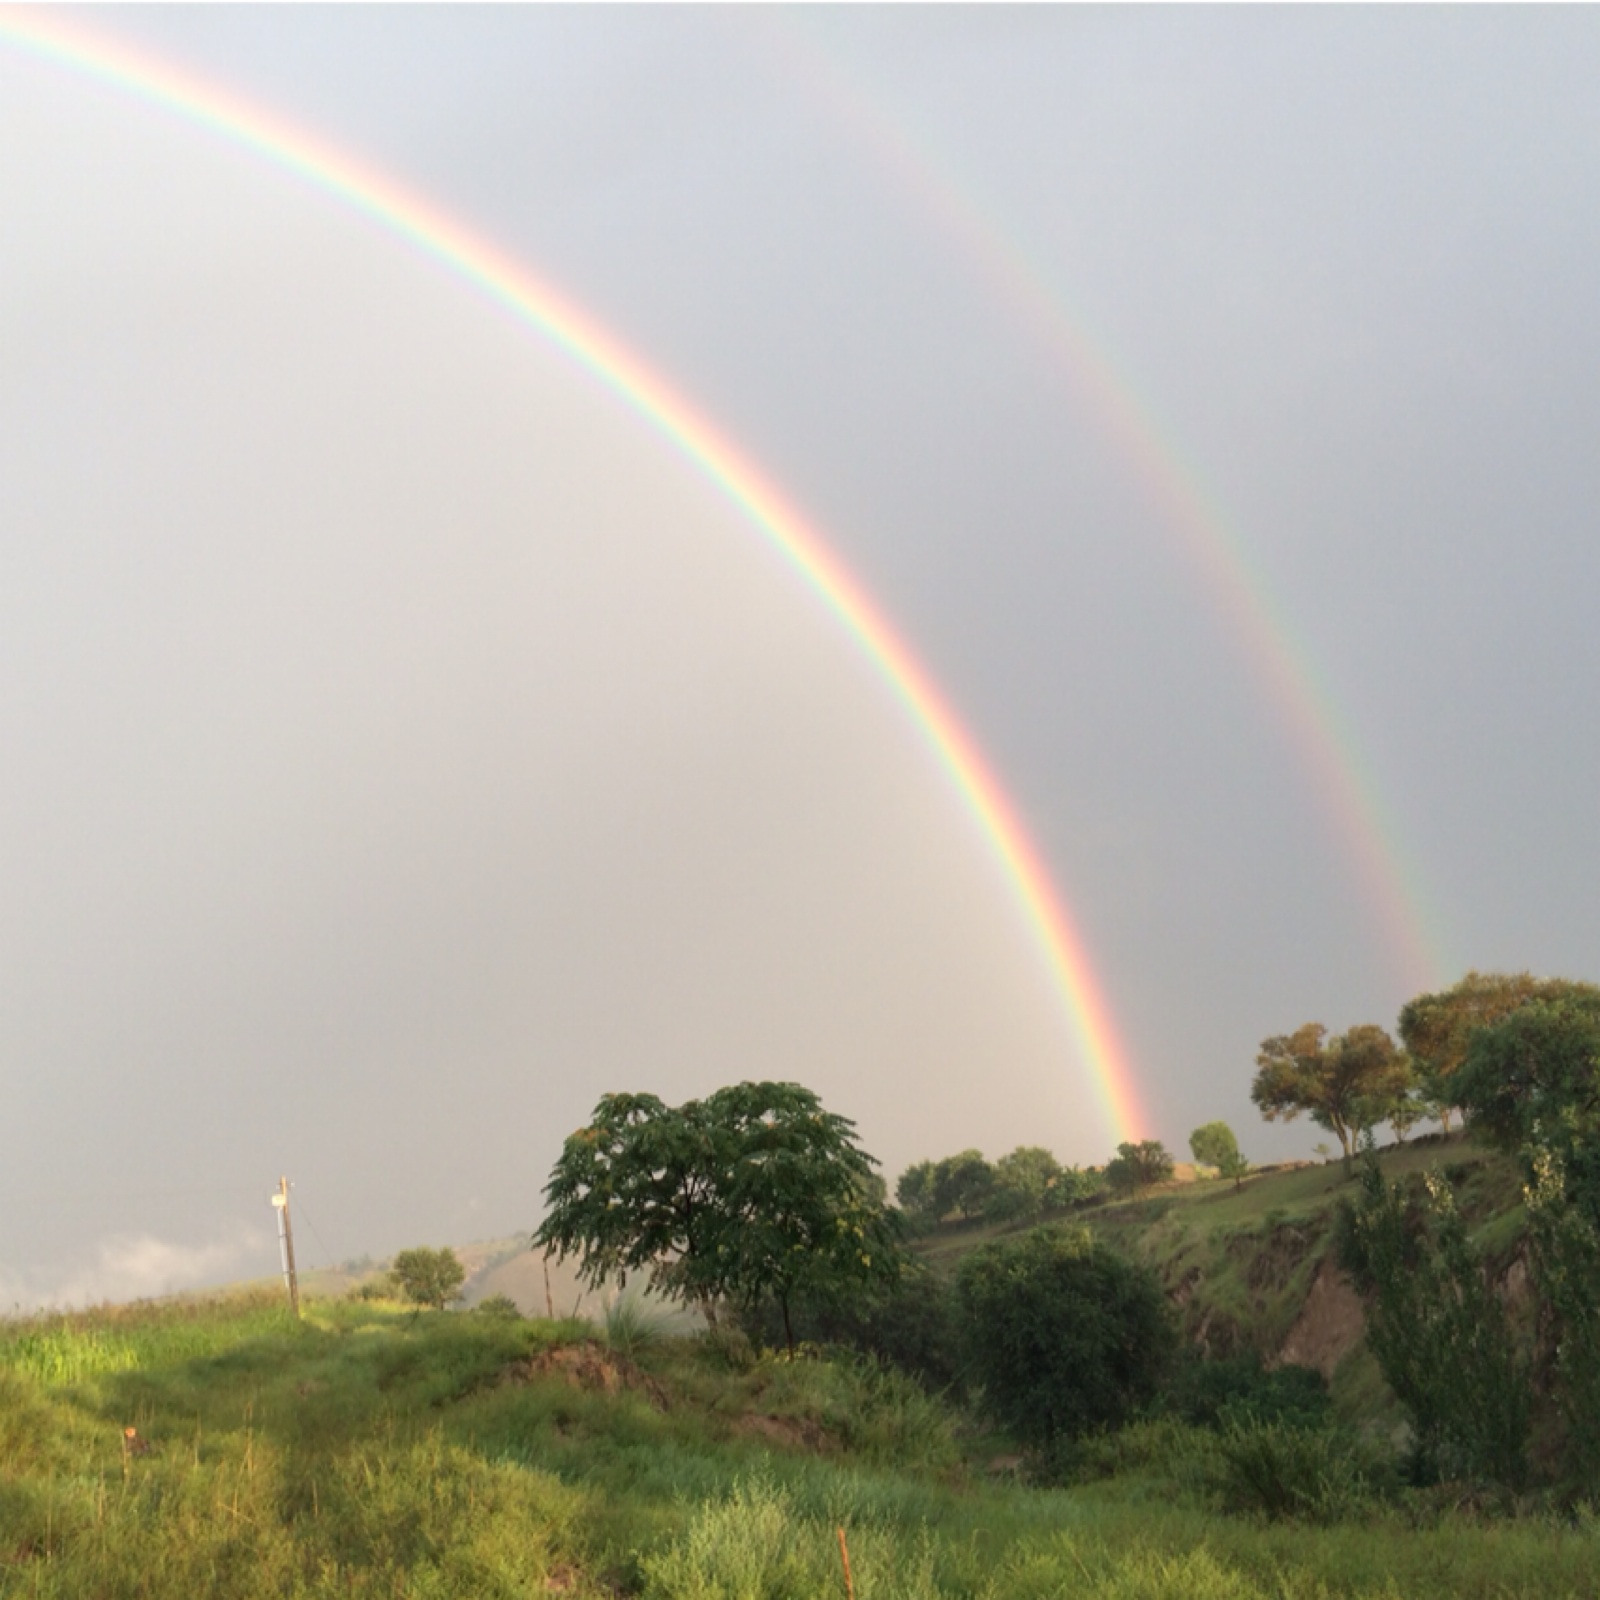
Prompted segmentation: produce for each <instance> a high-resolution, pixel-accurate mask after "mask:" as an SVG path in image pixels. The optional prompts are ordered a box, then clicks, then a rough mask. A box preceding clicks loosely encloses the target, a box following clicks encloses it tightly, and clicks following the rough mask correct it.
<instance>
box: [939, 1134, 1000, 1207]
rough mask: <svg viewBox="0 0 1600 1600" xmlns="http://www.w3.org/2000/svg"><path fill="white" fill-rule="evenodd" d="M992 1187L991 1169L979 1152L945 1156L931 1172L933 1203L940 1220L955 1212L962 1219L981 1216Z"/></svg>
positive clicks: (992, 1175)
mask: <svg viewBox="0 0 1600 1600" xmlns="http://www.w3.org/2000/svg"><path fill="white" fill-rule="evenodd" d="M993 1188H994V1168H993V1167H991V1166H990V1165H989V1163H988V1162H987V1161H985V1160H984V1159H983V1152H982V1151H981V1150H963V1151H961V1153H960V1154H959V1155H953V1156H946V1157H945V1158H944V1160H943V1161H941V1162H940V1163H939V1164H938V1166H937V1167H935V1168H934V1170H933V1200H934V1205H935V1207H936V1208H937V1210H938V1213H939V1215H940V1216H941V1217H947V1216H949V1215H950V1213H951V1212H952V1211H959V1212H960V1213H961V1215H962V1217H963V1218H967V1217H976V1216H981V1215H982V1213H983V1207H984V1202H985V1201H986V1200H987V1199H988V1198H989V1194H990V1191H991V1190H993Z"/></svg>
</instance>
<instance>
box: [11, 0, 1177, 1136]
mask: <svg viewBox="0 0 1600 1600" xmlns="http://www.w3.org/2000/svg"><path fill="white" fill-rule="evenodd" d="M0 40H9V41H11V42H12V43H13V44H14V45H16V46H20V47H22V48H24V49H26V50H28V51H29V52H30V53H31V54H33V55H35V56H38V57H40V58H43V59H45V60H47V61H49V62H52V63H55V64H57V65H59V66H62V67H65V68H67V69H70V70H71V71H73V72H75V73H77V74H81V75H86V76H88V77H90V78H93V79H96V80H98V81H100V82H102V83H105V84H108V85H110V86H112V87H114V88H115V89H117V90H120V91H122V92H124V93H127V94H131V95H133V96H136V97H138V98H140V99H143V100H145V101H148V102H152V103H154V104H156V105H158V106H160V107H162V108H164V109H165V110H167V111H169V112H172V113H175V114H177V115H179V116H181V117H183V118H185V119H187V120H188V121H190V122H192V123H194V124H195V125H197V126H199V127H202V128H205V129H207V130H209V131H211V132H213V133H215V134H218V135H221V136H223V137H225V138H227V139H229V140H231V141H233V142H234V143H236V144H238V145H241V146H244V147H246V148H248V149H250V150H252V151H254V152H256V153H257V154H259V155H261V156H262V157H264V158H266V159H267V160H268V161H270V162H272V163H273V164H275V165H276V166H279V167H281V168H284V169H287V170H289V171H292V172H294V173H296V174H298V175H299V176H301V177H302V178H304V179H306V180H307V181H308V182H310V183H311V184H313V185H315V186H316V187H318V188H320V189H322V190H324V191H325V192H327V193H329V194H331V195H333V196H335V197H336V198H338V199H339V200H340V201H343V202H346V203H348V204H349V205H351V206H352V207H354V208H356V209H357V210H358V211H360V212H362V213H364V214H365V215H366V216H367V217H368V218H370V219H371V220H372V221H373V222H375V223H376V224H378V225H379V226H380V227H382V228H383V229H385V230H387V231H388V232H390V233H391V234H393V235H395V236H398V237H400V238H402V239H404V240H406V241H408V242H409V243H410V244H411V245H413V246H415V247H416V248H418V249H419V250H421V251H423V252H425V253H426V254H428V255H430V256H432V257H434V258H436V259H437V260H439V261H441V262H442V263H444V264H445V265H446V266H447V267H448V268H450V269H451V270H452V271H454V272H455V273H457V274H458V275H459V276H460V277H462V278H463V279H465V280H467V281H468V282H470V283H472V284H474V285H476V286H477V287H478V288H479V289H481V290H482V291H484V292H486V293H487V294H488V295H489V296H491V297H492V298H493V299H494V300H495V301H497V302H498V303H499V304H500V305H502V306H503V307H504V308H505V309H506V310H508V311H510V312H511V313H512V314H513V315H514V316H515V317H516V318H517V319H518V320H519V321H521V322H522V323H523V324H524V325H526V326H529V327H531V328H534V329H536V330H537V331H538V332H539V333H541V334H542V335H544V336H545V337H546V338H548V339H549V340H550V341H551V342H552V343H554V344H555V345H556V346H558V347H559V348H560V349H562V350H563V351H565V352H566V353H567V355H569V356H570V357H571V358H572V359H573V360H574V361H576V362H577V363H578V364H579V365H580V366H581V367H583V368H584V369H586V370H587V371H588V372H589V373H590V374H591V375H592V376H593V377H594V378H595V379H597V380H598V381H599V382H600V383H602V384H603V385H605V386H606V387H607V388H609V389H610V390H612V391H613V392H614V393H615V394H617V395H618V396H620V397H621V398H622V399H623V400H624V401H625V402H626V403H627V404H628V405H629V406H630V407H631V408H632V409H633V410H634V411H635V413H636V414H638V415H639V416H640V417H642V418H643V419H645V420H646V421H647V422H649V423H650V424H651V425H652V426H653V427H654V428H655V429H656V430H657V431H658V432H659V433H660V434H662V435H663V436H665V437H666V438H667V439H668V440H670V441H671V443H672V444H673V445H675V446H676V447H677V448H678V450H680V451H681V452H682V454H683V455H684V456H685V457H686V458H687V459H688V460H689V461H691V462H692V463H693V464H694V465H695V466H696V467H697V468H698V469H699V470H700V471H701V472H702V473H703V474H704V475H705V477H706V478H708V479H709V480H710V481H711V482H712V483H713V484H715V485H716V487H717V488H718V489H719V490H720V491H721V492H722V494H724V495H725V496H726V497H727V498H728V499H729V500H730V501H731V502H732V503H733V504H734V505H736V506H737V507H738V508H739V509H740V510H741V511H742V512H743V514H744V515H745V517H746V518H747V519H748V521H749V522H750V524H751V525H752V526H753V527H754V528H755V529H757V530H758V531H759V532H760V533H761V535H762V536H763V537H764V538H765V539H766V540H767V541H768V543H769V544H770V545H771V547H772V548H773V549H774V550H775V551H776V552H777V553H778V554H779V555H780V556H781V557H782V558H783V560H784V561H785V562H787V564H788V565H789V567H790V569H791V570H792V571H793V572H794V573H795V574H796V575H797V576H798V577H799V578H800V579H801V580H803V581H804V583H805V584H806V585H808V586H809V588H810V589H811V591H812V592H813V594H814V595H815V596H816V597H817V598H818V599H819V600H821V601H822V603H823V604H824V605H826V606H827V607H828V609H829V610H830V611H831V612H832V613H833V614H834V616H835V617H836V618H837V619H838V620H839V622H840V624H841V625H842V626H843V627H844V629H845V630H846V632H847V633H848V634H849V635H850V636H851V637H852V638H853V640H854V641H855V642H856V644H857V645H858V646H859V648H860V649H861V650H862V651H863V653H864V654H865V655H866V657H867V659H868V661H869V662H870V663H871V664H872V666H873V667H874V668H875V670H876V671H877V672H878V674H879V675H880V677H881V678H882V679H883V681H884V682H885V683H886V684H887V686H888V687H889V688H890V690H891V691H892V693H893V694H894V696H895V697H896V698H897V699H898V700H899V702H900V703H901V705H902V706H903V708H904V709H905V711H906V712H907V713H908V714H909V715H910V717H911V719H912V720H913V722H914V723H915V725H916V726H917V727H918V729H919V730H920V731H921V733H922V735H923V737H924V738H925V739H926V741H927V743H928V744H929V746H931V748H932V750H933V752H934V754H935V755H936V757H937V759H938V761H939V763H940V765H941V766H942V768H943V770H944V771H945V772H946V774H947V775H948V777H949V778H950V780H951V781H952V782H953V784H954V785H955V788H956V790H957V791H958V793H959V794H960V796H961V798H962V800H963V802H964V803H965V805H966V807H967V809H968V811H969V813H970V814H971V816H972V818H973V819H974V821H975V822H976V824H977V826H978V828H979V829H980V830H981V832H982V834H983V836H984V837H985V839H986V840H987V842H988V844H989V847H990V849H991V850H992V852H993V855H994V857H995V859H996V861H997V863H998V865H999V866H1000V868H1001V870H1002V872H1003V874H1004V876H1005V878H1006V880H1007V881H1008V883H1009V885H1010V887H1011V890H1012V892H1013V894H1014V896H1015V898H1016V901H1017V904H1018V906H1019V907H1020V910H1021V912H1022V914H1023V916H1024V918H1025V919H1026V922H1027V924H1028V925H1029V927H1030V929H1031V931H1032V934H1033V936H1034V939H1035V941H1036V944H1037V947H1038V949H1039V950H1040V952H1041V954H1042V955H1043V957H1044V960H1045V962H1046V965H1047V967H1048V970H1049V972H1050V974H1051V977H1052V979H1053V981H1054V983H1055V985H1056V987H1057V989H1058V991H1059V993H1060V995H1061V997H1062V999H1063V1001H1064V1005H1065V1011H1066V1014H1067V1018H1068V1021H1069V1024H1070V1028H1071V1031H1072V1034H1073V1036H1074V1038H1075V1041H1076V1043H1077V1046H1078V1048H1079V1050H1080V1052H1081V1054H1082V1056H1083V1058H1084V1061H1085V1063H1086V1064H1087V1066H1088V1069H1089V1072H1090V1075H1091V1077H1092V1079H1093V1081H1094V1083H1095V1086H1096V1089H1097V1091H1098V1097H1099V1101H1100V1105H1101V1109H1102V1111H1103V1113H1104V1115H1105V1118H1106V1121H1107V1124H1108V1127H1109V1130H1110V1131H1111V1133H1112V1136H1113V1137H1114V1138H1115V1139H1119V1140H1120V1139H1136V1138H1138V1137H1140V1136H1141V1135H1142V1134H1143V1133H1145V1132H1146V1131H1147V1126H1146V1123H1145V1117H1144V1112H1143V1109H1142V1107H1141V1105H1140V1101H1139V1094H1138V1086H1137V1083H1136V1081H1135V1078H1134V1073H1133V1068H1132V1064H1131V1062H1130V1060H1129V1057H1128V1054H1127V1051H1126V1049H1125V1047H1124V1045H1123V1043H1122V1040H1121V1038H1120V1037H1119V1031H1118V1029H1117V1026H1116V1024H1115V1020H1114V1018H1113V1016H1112V1013H1111V1009H1110V1006H1109V1004H1108V1003H1107V1000H1106V997H1105V994H1104V992H1103V990H1102V987H1101V984H1100V982H1099V980H1098V978H1097V977H1096V975H1095V972H1094V969H1093V967H1092V965H1091V963H1090V961H1089V957H1088V952H1087V949H1086V947H1085V945H1084V941H1083V939H1082V936H1081V934H1080V933H1079V931H1078V929H1077V928H1076V926H1075V925H1074V923H1073V921H1072V919H1071V917H1070V916H1069V915H1068V913H1067V909H1066V907H1065V906H1064V904H1063V903H1062V901H1061V898H1060V896H1059V895H1058V894H1057V892H1056V890H1055V887H1054V885H1053V883H1052V881H1051V878H1050V875H1049V873H1048V872H1047V871H1046V869H1045V866H1044V863H1043V861H1042V860H1041V859H1040V857H1039V855H1038V852H1037V850H1036V848H1035V847H1034V845H1033V843H1032V841H1031V840H1030V838H1029V836H1028V834H1027V831H1026V830H1025V828H1024V827H1023V825H1022V822H1021V819H1020V818H1019V817H1018V815H1017V812H1016V809H1015V807H1014V806H1013V805H1012V803H1011V801H1010V800H1009V798H1008V797H1007V795H1006V793H1005V791H1004V790H1003V789H1002V788H1001V786H1000V784H999V782H998V781H997V779H996V778H995V776H994V774H993V773H992V772H991V771H990V769H989V767H988V764H987V763H986V761H985V760H984V758H983V756H982V754H981V753H980V751H979V750H978V747H977V746H976V744H975V743H974V742H973V740H972V738H971V736H970V735H969V734H968V732H967V731H966V729H965V728H964V727H963V726H962V725H961V722H960V720H959V719H958V717H957V716H956V714H955V712H954V711H953V709H952V708H951V707H950V705H949V704H948V703H947V701H946V700H945V698H944V696H943V695H942V694H941V693H940V692H939V690H938V688H937V686H936V685H935V684H934V682H933V680H932V679H931V678H930V677H929V675H928V673H927V671H926V670H925V669H924V668H923V666H922V665H921V663H920V662H919V661H918V660H917V658H916V657H915V655H914V654H913V653H912V651H911V650H910V648H909V647H908V646H907V645H906V643H905V641H904V640H902V639H901V638H900V637H899V635H898V634H897V633H896V632H895V630H894V628H893V627H892V626H891V625H890V623H889V621H888V619H887V618H886V617H885V616H884V615H883V613H882V611H881V610H880V609H879V608H878V606H877V605H876V604H875V603H874V602H873V600H872V599H871V597H870V596H869V595H868V594H867V593H866V592H865V590H863V589H862V587H861V585H860V584H859V583H858V582H857V581H856V579H855V578H854V576H853V575H852V574H851V573H850V571H849V570H848V569H847V568H846V567H845V565H844V564H843V562H841V561H840V560H839V558H838V556H837V555H836V554H835V553H834V552H833V551H832V550H831V549H830V548H829V546H828V545H827V543H826V542H825V540H824V539H823V537H822V536H821V534H820V533H819V532H818V531H817V530H816V529H815V528H813V527H812V526H811V525H809V524H808V523H807V522H806V520H805V519H804V518H803V517H802V516H801V514H800V512H799V511H798V510H797V509H796V508H795V507H793V506H792V505H790V504H789V503H788V501H787V500H786V499H785V498H784V496H783V495H782V494H781V493H780V492H779V491H778V489H777V488H776V487H775V486H774V485H773V484H771V483H770V482H769V481H768V480H767V479H766V478H765V477H764V476H763V474H762V473H761V472H760V471H759V469H758V468H757V467H756V466H755V465H754V464H753V463H752V462H750V461H749V460H747V459H746V458H745V457H744V456H743V455H742V454H741V453H740V452H739V450H738V449H737V448H736V447H735V445H734V444H733V443H732V442H731V441H730V440H729V439H728V438H727V437H726V436H725V435H724V434H723V433H722V432H721V431H720V430H718V429H717V428H716V427H714V426H713V424H712V423H711V422H710V421H709V420H708V419H707V418H705V417H703V416H702V415H700V414H699V413H698V412H697V411H696V409H695V408H694V407H693V406H692V405H691V404H690V402H689V401H688V400H687V399H685V398H684V397H683V396H682V395H680V394H678V393H677V392H676V391H675V390H673V389H672V388H671V387H670V385H669V384H668V383H667V382H666V381H665V380H663V379H662V378H661V377H659V376H658V375H657V374H655V373H654V372H652V371H651V370H650V369H649V368H648V367H647V366H646V365H645V364H644V363H643V362H642V361H640V360H639V359H638V358H637V357H636V356H635V355H633V353H632V352H630V351H629V350H627V349H625V348H624V347H623V346H622V345H621V344H620V343H619V342H618V341H617V340H616V339H615V338H614V337H613V336H612V335H611V334H609V333H608V332H607V331H606V330H605V329H604V328H602V327H601V326H599V324H597V323H596V322H595V321H594V320H593V319H592V318H590V317H589V316H588V315H587V314H585V313H584V312H583V311H582V310H581V309H580V308H579V307H578V306H576V305H575V304H573V303H572V302H571V301H569V300H567V299H566V298H564V297H563V296H562V295H560V294H559V293H558V292H557V291H556V290H554V289H553V288H551V287H550V286H549V285H548V284H546V283H544V282H542V281H541V280H540V279H539V278H537V277H536V276H535V275H534V274H533V273H531V272H530V271H529V270H528V269H527V268H526V267H525V266H523V265H522V264H521V263H520V262H517V261H515V260H513V259H512V258H511V257H510V256H508V255H507V254H505V253H504V252H503V251H501V250H499V249H498V248H496V247H495V246H494V245H493V244H492V243H490V242H489V241H487V240H485V239H483V238H481V237H479V236H478V235H477V234H475V233H474V232H472V231H471V230H469V229H468V228H466V227H464V226H462V225H461V224H460V223H459V222H457V221H455V220H454V219H452V218H451V217H449V216H447V215H446V214H445V213H444V212H443V211H441V210H439V209H438V208H437V207H436V206H434V205H433V204H432V203H430V202H429V201H427V200H426V199H424V198H423V197H422V196H420V195H418V194H415V193H413V192H411V191H410V190H408V189H407V188H406V187H405V186H403V185H402V184H400V183H399V182H397V181H395V180H394V179H393V178H391V177H389V176H387V175H385V174H383V173H380V172H378V171H376V170H374V169H373V168H371V167H369V166H367V165H366V164H364V163H363V162H361V161H359V160H357V159H355V158H354V157H352V156H350V155H348V154H346V153H344V152H342V151H340V150H338V149H336V148H334V147H333V146H332V145H330V144H328V143H327V142H326V141H324V140H323V139H321V138H319V137H317V136H315V135H313V134H312V133H310V132H308V131H306V130H304V129H302V128H299V127H296V126H293V125H291V124H290V123H289V122H287V121H285V120H283V119H282V118H280V117H277V116H275V115H273V114H272V113H270V112H267V111H265V110H263V109H262V108H260V107H259V106H256V105H253V104H251V103H250V102H249V101H247V100H246V99H245V98H243V97H242V96H240V95H239V94H237V93H236V92H235V91H233V90H231V89H224V88H221V87H219V86H217V85H215V84H213V83H210V82H208V81H205V80H203V79H201V78H198V77H196V76H195V75H193V74H191V73H188V72H185V71H183V70H181V69H179V68H177V67H174V66H173V65H171V64H170V63H167V62H164V61H161V60H159V59H157V58H155V57H152V56H150V55H148V54H147V53H145V52H143V51H137V50H133V49H131V48H129V47H127V46H126V45H124V44H122V43H120V42H117V41H114V40H112V39H109V38H107V37H106V36H104V35H102V34H99V33H96V32H94V31H92V30H90V29H87V28H85V27H83V26H82V25H81V24H80V23H79V22H77V21H76V19H73V20H70V21H69V20H67V19H66V18H65V17H64V16H63V14H62V13H61V12H60V11H49V12H45V11H36V10H16V9H4V10H0Z"/></svg>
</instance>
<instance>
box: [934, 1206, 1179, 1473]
mask: <svg viewBox="0 0 1600 1600" xmlns="http://www.w3.org/2000/svg"><path fill="white" fill-rule="evenodd" d="M956 1293H957V1298H958V1304H959V1306H960V1309H961V1316H962V1321H963V1324H964V1326H965V1330H966V1336H967V1343H968V1345H969V1348H970V1350H971V1360H972V1364H973V1367H974V1369H975V1370H976V1372H977V1374H978V1376H979V1378H980V1379H981V1381H982V1383H983V1399H984V1405H985V1407H986V1409H987V1410H988V1411H989V1412H990V1413H991V1415H993V1416H994V1418H995V1420H996V1421H998V1422H1000V1423H1001V1424H1002V1425H1004V1426H1005V1427H1008V1428H1010V1429H1012V1430H1014V1431H1015V1432H1016V1433H1017V1434H1018V1435H1019V1436H1020V1437H1022V1438H1024V1439H1028V1440H1033V1441H1036V1442H1038V1443H1040V1444H1043V1445H1045V1446H1046V1447H1049V1446H1051V1445H1053V1444H1054V1443H1055V1442H1056V1441H1058V1440H1060V1439H1063V1438H1074V1437H1076V1436H1077V1435H1079V1434H1082V1433H1087V1432H1089V1431H1091V1430H1093V1429H1096V1428H1102V1427H1114V1426H1116V1425H1117V1424H1118V1423H1120V1422H1122V1421H1124V1420H1125V1419H1126V1418H1127V1417H1128V1415H1129V1414H1130V1413H1131V1412H1132V1411H1133V1410H1134V1409H1135V1408H1136V1407H1138V1406H1139V1405H1141V1404H1142V1403H1143V1402H1144V1401H1146V1400H1148V1399H1149V1398H1150V1397H1151V1395H1153V1394H1154V1393H1155V1390H1156V1387H1157V1385H1158V1383H1159V1382H1160V1379H1161V1377H1162V1374H1163V1373H1164V1371H1165V1369H1166V1366H1167V1363H1168V1360H1169V1359H1170V1357H1171V1354H1172V1351H1173V1349H1174V1347H1175V1343H1176V1336H1175V1334H1174V1331H1173V1326H1172V1319H1171V1316H1170V1313H1169V1311H1168V1307H1167V1300H1166V1296H1165V1294H1163V1292H1162V1289H1161V1285H1160V1283H1159V1282H1158V1280H1157V1279H1156V1277H1155V1274H1154V1273H1152V1272H1151V1271H1150V1270H1149V1269H1148V1268H1146V1267H1142V1266H1139V1265H1137V1264H1136V1263H1134V1262H1131V1261H1128V1260H1126V1259H1125V1258H1124V1257H1122V1256H1119V1255H1118V1254H1117V1253H1116V1252H1115V1251H1113V1250H1111V1249H1110V1248H1109V1247H1107V1246H1105V1245H1102V1244H1098V1243H1096V1242H1094V1241H1093V1240H1092V1239H1091V1238H1090V1237H1089V1235H1088V1234H1087V1233H1085V1232H1081V1231H1068V1230H1066V1229H1062V1228H1058V1227H1051V1228H1036V1229H1034V1230H1033V1231H1031V1232H1029V1233H1026V1234H1023V1235H1022V1236H1021V1237H1020V1238H1018V1239H1015V1240H1010V1241H1007V1242H1005V1243H1003V1244H990V1245H985V1246H983V1247H982V1248H981V1249H979V1250H975V1251H974V1252H973V1253H972V1254H971V1255H970V1256H968V1257H967V1258H966V1259H965V1260H964V1261H963V1262H962V1263H961V1266H960V1268H959V1269H958V1271H957V1274H956Z"/></svg>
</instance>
